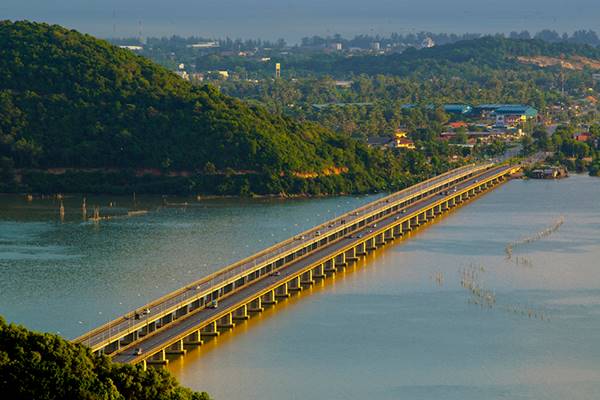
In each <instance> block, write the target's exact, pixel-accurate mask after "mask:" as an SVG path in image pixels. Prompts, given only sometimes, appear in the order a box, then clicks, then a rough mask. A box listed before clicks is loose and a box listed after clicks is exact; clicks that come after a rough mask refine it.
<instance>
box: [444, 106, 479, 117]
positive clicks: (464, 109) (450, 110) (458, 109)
mask: <svg viewBox="0 0 600 400" xmlns="http://www.w3.org/2000/svg"><path fill="white" fill-rule="evenodd" d="M443 109H444V112H445V113H447V114H453V115H466V114H469V113H470V112H471V110H472V109H473V108H472V107H471V106H469V105H467V104H445V105H444V107H443Z"/></svg>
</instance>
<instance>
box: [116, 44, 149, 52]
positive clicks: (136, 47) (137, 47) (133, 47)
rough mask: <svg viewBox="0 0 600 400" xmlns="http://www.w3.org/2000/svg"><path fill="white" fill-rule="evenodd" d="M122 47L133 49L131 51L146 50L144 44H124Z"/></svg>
mask: <svg viewBox="0 0 600 400" xmlns="http://www.w3.org/2000/svg"><path fill="white" fill-rule="evenodd" d="M119 47H120V48H122V49H127V50H131V51H142V50H144V48H143V47H142V46H130V45H122V46H119Z"/></svg>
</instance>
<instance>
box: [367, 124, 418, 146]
mask: <svg viewBox="0 0 600 400" xmlns="http://www.w3.org/2000/svg"><path fill="white" fill-rule="evenodd" d="M406 136H407V133H406V132H405V131H403V130H401V129H398V130H396V132H394V134H393V135H392V136H370V137H368V138H367V145H368V146H369V147H379V148H388V149H411V150H413V149H415V143H414V142H413V141H412V140H410V139H408V138H407V137H406Z"/></svg>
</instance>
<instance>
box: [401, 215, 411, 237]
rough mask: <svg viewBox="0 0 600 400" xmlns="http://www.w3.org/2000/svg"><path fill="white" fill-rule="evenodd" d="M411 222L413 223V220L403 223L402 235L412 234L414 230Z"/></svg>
mask: <svg viewBox="0 0 600 400" xmlns="http://www.w3.org/2000/svg"><path fill="white" fill-rule="evenodd" d="M411 221H412V218H411V219H409V220H406V221H404V222H402V233H403V234H404V232H410V231H411V230H412V227H411Z"/></svg>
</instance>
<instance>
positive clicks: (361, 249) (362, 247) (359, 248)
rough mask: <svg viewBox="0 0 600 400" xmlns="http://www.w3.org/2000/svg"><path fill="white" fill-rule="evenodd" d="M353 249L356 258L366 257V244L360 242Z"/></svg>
mask: <svg viewBox="0 0 600 400" xmlns="http://www.w3.org/2000/svg"><path fill="white" fill-rule="evenodd" d="M354 249H355V251H356V252H355V254H356V255H357V256H365V255H367V245H366V242H362V243H359V244H357V245H356V247H355V248H354Z"/></svg>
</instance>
